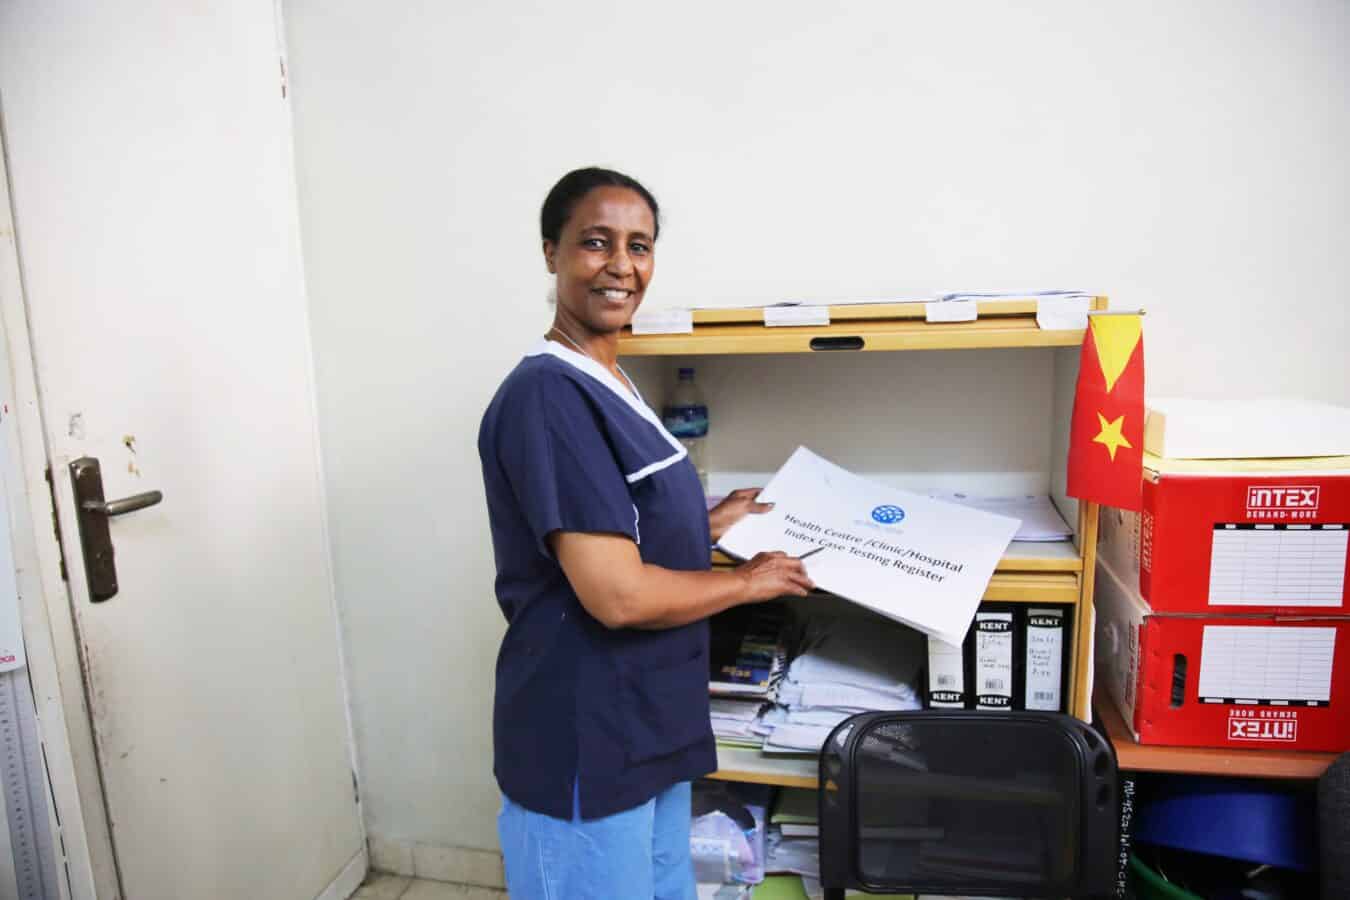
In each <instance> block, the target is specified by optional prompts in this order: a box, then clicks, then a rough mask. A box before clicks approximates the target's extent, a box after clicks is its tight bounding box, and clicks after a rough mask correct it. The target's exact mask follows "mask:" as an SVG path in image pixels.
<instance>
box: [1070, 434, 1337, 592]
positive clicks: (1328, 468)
mask: <svg viewBox="0 0 1350 900" xmlns="http://www.w3.org/2000/svg"><path fill="white" fill-rule="evenodd" d="M1348 540H1350V457H1344V456H1341V457H1325V458H1314V459H1279V460H1175V459H1162V458H1159V457H1157V456H1153V455H1151V454H1147V453H1146V454H1144V491H1143V509H1142V511H1141V512H1139V513H1133V512H1127V511H1124V510H1118V509H1109V508H1106V507H1103V508H1102V510H1101V520H1100V538H1099V541H1098V551H1097V552H1098V555H1099V556H1100V557H1101V558H1102V559H1104V560H1106V561H1107V562H1108V563H1109V564H1110V565H1111V568H1112V569H1113V571H1114V572H1115V573H1116V574H1118V575H1119V576H1120V577H1121V578H1122V579H1123V581H1124V583H1125V586H1126V587H1127V588H1130V589H1134V590H1137V591H1138V592H1139V594H1140V596H1141V597H1142V598H1143V600H1144V602H1145V603H1147V604H1148V606H1149V607H1150V608H1151V609H1152V610H1153V611H1154V612H1156V613H1201V614H1206V615H1222V614H1238V615H1245V614H1253V613H1271V614H1276V615H1316V616H1322V615H1350V596H1348V595H1347V592H1346V582H1347V574H1348V573H1350V560H1348V558H1347V557H1348V554H1347V542H1348Z"/></svg>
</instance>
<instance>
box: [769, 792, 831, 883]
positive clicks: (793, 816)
mask: <svg viewBox="0 0 1350 900" xmlns="http://www.w3.org/2000/svg"><path fill="white" fill-rule="evenodd" d="M817 822H818V820H817V818H816V792H815V791H805V790H798V789H793V788H781V789H780V790H779V791H778V796H777V798H776V799H775V800H774V803H773V807H772V811H771V812H770V814H769V835H768V841H767V847H768V855H767V857H766V859H765V863H764V868H765V871H767V872H785V873H791V874H795V875H804V876H806V877H808V878H815V879H819V878H820V845H819V841H818V838H819V835H820V826H819V825H818V824H817Z"/></svg>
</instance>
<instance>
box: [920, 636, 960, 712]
mask: <svg viewBox="0 0 1350 900" xmlns="http://www.w3.org/2000/svg"><path fill="white" fill-rule="evenodd" d="M928 705H929V706H931V707H932V708H934V709H962V708H964V707H965V705H966V678H965V670H964V668H963V667H962V660H961V647H960V645H959V644H949V643H947V642H946V641H944V640H942V639H941V638H935V637H932V636H929V638H928Z"/></svg>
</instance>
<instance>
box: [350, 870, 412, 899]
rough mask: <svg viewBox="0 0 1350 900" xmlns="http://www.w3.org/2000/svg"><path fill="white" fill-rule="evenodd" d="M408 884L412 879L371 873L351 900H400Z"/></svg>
mask: <svg viewBox="0 0 1350 900" xmlns="http://www.w3.org/2000/svg"><path fill="white" fill-rule="evenodd" d="M410 884H412V879H411V878H406V877H404V876H402V875H386V874H385V873H383V872H371V873H370V876H369V877H367V878H366V883H365V884H363V885H361V889H360V890H358V891H357V892H356V894H355V895H353V897H352V900H402V897H403V895H404V893H405V892H406V891H407V890H408V886H409V885H410Z"/></svg>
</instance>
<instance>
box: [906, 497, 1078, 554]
mask: <svg viewBox="0 0 1350 900" xmlns="http://www.w3.org/2000/svg"><path fill="white" fill-rule="evenodd" d="M928 496H930V497H932V498H934V499H936V500H945V501H947V502H948V503H959V504H961V505H962V506H969V507H970V508H971V509H982V510H984V511H985V512H988V513H994V514H995V515H999V516H1008V517H1009V518H1013V519H1021V520H1022V527H1021V528H1019V529H1017V534H1016V536H1015V537H1013V540H1015V541H1038V542H1048V541H1067V540H1068V539H1069V537H1070V536H1071V535H1072V534H1073V531H1072V530H1071V529H1070V528H1069V524H1068V523H1067V522H1065V521H1064V517H1063V516H1061V515H1060V514H1059V510H1057V509H1055V504H1053V503H1051V502H1050V498H1049V497H1047V496H1046V495H1045V494H1024V495H1022V496H1020V497H981V496H978V495H976V494H964V493H961V492H959V491H929V492H928Z"/></svg>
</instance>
